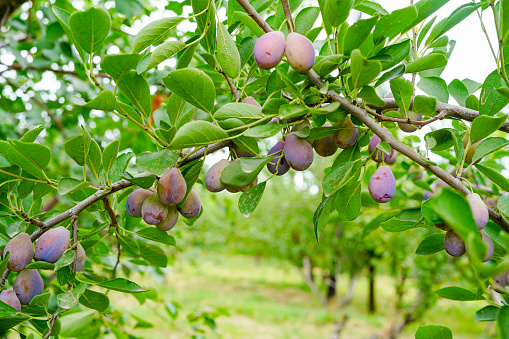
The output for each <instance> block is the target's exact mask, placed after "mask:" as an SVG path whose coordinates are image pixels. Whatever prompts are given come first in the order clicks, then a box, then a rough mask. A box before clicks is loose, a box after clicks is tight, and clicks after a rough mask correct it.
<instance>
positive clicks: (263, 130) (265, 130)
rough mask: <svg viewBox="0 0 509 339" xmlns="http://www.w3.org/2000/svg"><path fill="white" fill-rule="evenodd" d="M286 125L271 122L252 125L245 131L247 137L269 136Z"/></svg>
mask: <svg viewBox="0 0 509 339" xmlns="http://www.w3.org/2000/svg"><path fill="white" fill-rule="evenodd" d="M284 127H285V125H281V124H270V125H259V126H254V127H251V128H250V129H248V130H247V131H246V133H244V136H245V137H251V138H269V137H271V136H273V135H276V134H277V133H279V132H280V131H281V130H282V129H283V128H284Z"/></svg>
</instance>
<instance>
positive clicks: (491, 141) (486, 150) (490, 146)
mask: <svg viewBox="0 0 509 339" xmlns="http://www.w3.org/2000/svg"><path fill="white" fill-rule="evenodd" d="M508 144H509V141H507V140H506V139H504V138H501V137H496V138H487V139H485V140H483V141H482V142H481V143H480V144H479V145H478V146H477V147H476V149H475V152H474V156H473V157H472V162H473V163H475V162H476V161H478V160H480V159H481V158H483V157H484V156H486V155H488V154H490V153H493V152H495V151H498V150H499V149H501V148H502V147H505V146H507V145H508Z"/></svg>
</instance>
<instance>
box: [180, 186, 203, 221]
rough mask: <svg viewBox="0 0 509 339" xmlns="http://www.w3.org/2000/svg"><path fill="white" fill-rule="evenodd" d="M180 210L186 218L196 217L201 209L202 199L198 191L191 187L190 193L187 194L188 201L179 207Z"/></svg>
mask: <svg viewBox="0 0 509 339" xmlns="http://www.w3.org/2000/svg"><path fill="white" fill-rule="evenodd" d="M177 209H178V211H179V212H180V214H182V216H183V217H184V218H187V219H192V218H196V217H197V216H198V214H200V211H201V200H200V196H199V195H198V192H196V191H195V190H194V188H192V189H191V192H189V195H188V196H187V199H186V202H185V203H184V205H182V206H181V207H177Z"/></svg>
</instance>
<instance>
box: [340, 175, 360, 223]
mask: <svg viewBox="0 0 509 339" xmlns="http://www.w3.org/2000/svg"><path fill="white" fill-rule="evenodd" d="M336 210H337V211H338V216H339V220H354V219H356V218H357V217H358V216H359V213H360V211H361V183H360V182H357V181H355V182H353V183H351V184H348V185H346V186H344V187H343V188H341V189H340V190H339V191H338V193H337V195H336Z"/></svg>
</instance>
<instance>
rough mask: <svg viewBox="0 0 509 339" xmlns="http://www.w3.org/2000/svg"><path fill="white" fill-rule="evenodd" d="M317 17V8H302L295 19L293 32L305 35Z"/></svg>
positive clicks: (318, 11)
mask: <svg viewBox="0 0 509 339" xmlns="http://www.w3.org/2000/svg"><path fill="white" fill-rule="evenodd" d="M319 15H320V8H318V7H306V8H303V9H302V10H301V11H299V14H297V16H296V17H295V32H297V33H299V34H302V35H306V33H308V32H309V31H311V29H312V28H313V25H314V24H315V22H316V19H318V16H319Z"/></svg>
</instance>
